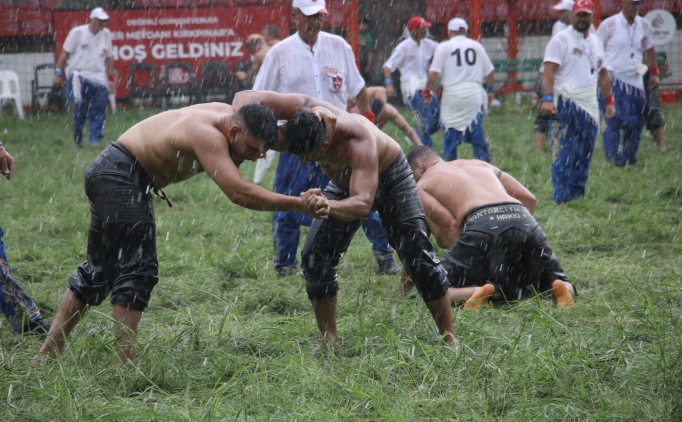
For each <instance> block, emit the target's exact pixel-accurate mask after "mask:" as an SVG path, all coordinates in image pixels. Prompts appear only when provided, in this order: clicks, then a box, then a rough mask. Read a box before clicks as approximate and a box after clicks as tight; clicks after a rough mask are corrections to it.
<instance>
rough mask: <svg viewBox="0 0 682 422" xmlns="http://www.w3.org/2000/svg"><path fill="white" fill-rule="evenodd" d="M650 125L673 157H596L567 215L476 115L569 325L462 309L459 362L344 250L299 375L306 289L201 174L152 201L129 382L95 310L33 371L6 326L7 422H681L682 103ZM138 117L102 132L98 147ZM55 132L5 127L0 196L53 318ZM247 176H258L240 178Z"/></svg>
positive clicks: (385, 283)
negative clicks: (557, 287) (154, 253)
mask: <svg viewBox="0 0 682 422" xmlns="http://www.w3.org/2000/svg"><path fill="white" fill-rule="evenodd" d="M664 111H665V113H666V118H667V120H668V123H669V124H668V130H667V135H668V139H669V146H670V152H669V153H668V154H665V155H663V154H660V153H659V152H658V150H657V149H656V148H655V146H654V144H653V142H652V140H651V137H650V135H648V134H647V135H645V136H644V139H643V140H642V145H641V147H640V154H639V162H638V163H637V165H635V166H632V167H627V168H615V167H613V166H610V165H607V164H606V163H605V162H604V155H603V150H602V147H601V140H599V141H598V146H597V148H596V151H595V156H594V159H593V161H592V166H591V170H590V179H589V183H588V193H587V195H586V198H585V199H582V200H577V201H574V202H572V203H569V204H567V205H563V206H557V205H555V204H554V203H552V201H551V200H550V198H551V188H552V186H551V181H550V177H549V166H550V158H549V154H548V153H545V154H536V153H534V152H533V145H532V123H533V119H534V118H535V115H534V112H533V111H531V110H530V109H529V108H517V107H515V106H508V107H503V108H500V109H495V110H492V112H491V114H490V115H489V116H488V117H487V118H486V121H485V124H484V126H485V129H486V132H487V134H488V136H489V139H490V141H491V143H492V148H493V149H492V152H493V157H494V158H493V159H494V164H495V165H497V166H499V167H500V168H502V169H503V170H504V171H507V172H509V173H510V174H512V175H513V176H514V177H516V178H517V179H518V180H520V181H521V182H522V183H523V184H525V185H526V186H527V187H528V188H529V189H530V190H531V191H533V192H534V193H535V195H536V197H537V198H538V207H537V212H536V216H537V219H538V221H539V222H540V224H541V225H542V226H543V228H544V229H545V231H546V232H547V234H548V236H549V239H550V242H551V244H552V246H553V247H554V249H555V251H556V253H557V255H558V257H559V259H560V261H561V262H562V264H563V266H564V268H565V270H566V272H567V274H568V275H569V277H570V278H571V280H573V281H574V283H575V285H576V286H577V288H578V290H579V292H580V296H579V297H578V298H577V301H576V308H575V309H574V310H573V311H571V312H563V311H560V310H557V309H556V308H555V307H554V305H553V303H552V302H551V301H548V300H545V299H535V300H529V301H525V302H521V303H517V304H515V305H507V306H504V307H498V308H495V309H490V310H487V311H484V312H481V313H479V314H471V313H464V312H462V311H461V310H460V309H456V310H455V311H454V318H455V325H456V329H457V335H458V337H459V340H460V341H461V343H462V347H461V350H460V352H458V353H455V352H452V351H451V350H449V349H447V348H444V347H442V346H440V345H439V343H438V336H437V333H436V330H435V326H434V324H433V322H432V320H431V318H430V316H429V315H428V311H427V310H426V307H425V306H424V305H423V303H421V301H420V300H415V299H404V298H401V297H399V295H398V290H399V287H398V284H399V283H398V277H387V276H378V275H376V263H375V261H374V257H373V255H372V254H371V252H370V248H369V244H368V242H367V240H366V239H365V238H364V237H363V236H357V237H356V239H355V240H354V242H353V244H352V245H351V247H350V249H349V251H348V254H347V256H346V257H345V258H344V259H343V261H342V263H341V265H340V267H339V277H340V286H341V291H340V295H339V308H338V320H339V329H340V333H341V335H342V342H343V348H342V350H341V351H340V352H338V353H336V355H328V356H325V357H322V358H313V357H312V356H311V355H310V352H311V349H312V347H313V346H314V344H315V343H316V341H317V339H318V331H317V328H316V326H315V323H314V318H313V315H312V313H311V308H310V304H309V302H308V300H307V298H306V295H305V288H304V283H303V281H302V279H301V278H299V277H296V276H290V277H286V278H284V279H278V278H277V277H275V273H274V271H273V270H272V261H273V252H272V240H271V233H270V221H271V215H270V214H269V213H259V212H254V211H249V210H245V209H243V208H240V207H238V206H236V205H234V204H232V203H230V201H229V200H228V199H227V198H226V197H224V195H223V194H222V193H221V192H220V191H219V189H218V188H217V186H215V185H214V184H213V183H212V182H211V181H210V180H209V179H208V178H207V177H206V176H204V175H201V176H198V177H195V178H194V179H191V180H189V181H186V182H183V183H181V184H179V185H174V186H171V187H169V188H168V189H166V192H167V194H168V196H169V197H170V198H171V200H172V201H173V203H174V204H175V206H174V207H173V208H172V209H170V208H168V207H167V206H165V204H164V203H163V202H161V201H157V200H155V207H156V220H157V224H158V229H157V232H158V249H159V251H158V255H159V263H160V279H161V281H160V283H159V285H158V286H157V287H156V289H155V290H154V292H153V294H152V299H151V303H150V307H149V308H148V311H147V312H146V313H145V314H144V316H143V319H142V324H141V330H140V335H139V345H138V350H139V359H138V360H137V361H136V363H135V365H134V366H132V365H129V366H124V367H116V366H115V365H113V362H114V359H115V353H114V349H113V343H114V338H113V334H112V326H113V325H112V322H111V318H110V315H111V305H110V304H109V303H108V302H105V304H103V305H102V306H100V307H97V308H94V309H92V310H91V311H90V312H89V313H88V314H87V315H86V316H85V318H84V320H83V321H82V322H81V324H79V326H78V327H77V328H76V330H75V331H74V333H73V335H72V336H71V338H70V340H71V343H70V344H69V347H68V349H67V352H66V353H65V355H64V356H63V357H62V358H60V359H59V360H58V361H56V362H55V363H53V364H49V365H47V366H45V367H43V368H41V369H37V370H36V369H31V368H30V366H29V362H30V359H31V357H32V356H33V355H34V354H35V353H36V352H37V350H38V348H39V345H40V343H39V341H38V340H37V339H36V338H31V337H19V336H14V335H13V334H12V333H11V330H10V329H9V328H8V324H7V323H6V322H5V321H4V319H3V320H2V325H3V326H2V328H0V371H1V372H0V406H1V408H2V409H3V414H2V417H0V419H2V420H17V421H46V420H59V421H73V420H96V419H97V420H106V421H121V420H126V421H138V420H139V421H149V420H161V421H184V420H230V421H234V420H315V421H317V420H357V419H369V420H390V421H415V420H447V419H452V420H476V421H478V420H522V421H526V420H537V421H550V420H551V421H553V420H656V421H658V420H682V322H681V321H680V318H681V316H682V246H681V245H682V224H681V220H682V171H681V170H680V169H681V166H680V153H681V152H682V146H681V145H680V143H679V142H680V139H682V129H681V128H680V123H679V119H680V117H682V106H680V105H677V106H674V107H668V108H665V109H664ZM151 114H152V111H150V110H128V111H124V112H119V113H118V114H116V115H110V116H109V118H108V120H107V128H106V132H107V136H106V138H105V141H106V142H111V141H113V140H115V139H116V138H117V136H118V135H119V134H121V133H122V132H123V131H125V130H126V129H127V128H128V127H129V126H131V125H132V124H134V123H136V122H138V121H140V120H141V119H143V118H145V117H147V116H149V115H151ZM69 130H70V118H69V117H68V116H66V115H49V114H48V115H45V114H41V115H39V116H29V117H28V118H27V120H26V121H18V120H15V119H14V118H13V117H12V116H11V115H10V114H8V113H7V112H5V113H3V114H2V115H0V134H1V133H2V132H5V133H4V134H1V135H0V136H1V138H2V140H3V141H4V142H5V143H6V145H7V148H8V150H9V151H10V152H11V153H12V154H13V155H14V157H15V158H16V162H17V172H16V174H15V179H13V180H12V181H11V182H7V181H6V180H4V179H2V180H0V225H1V226H2V227H3V228H4V229H5V231H6V236H5V239H4V241H5V243H6V246H7V253H8V256H9V259H10V263H11V265H12V267H13V270H14V274H15V277H16V278H17V280H18V281H19V282H20V283H21V284H22V285H23V287H25V288H26V290H27V291H28V292H29V294H30V295H31V296H32V297H33V298H34V299H35V300H36V302H37V303H38V305H39V306H40V308H41V309H42V310H43V313H44V314H46V315H47V316H48V317H51V316H52V315H53V313H54V310H55V308H56V306H57V303H58V301H59V298H60V297H61V295H62V294H63V292H64V290H65V288H66V282H67V279H68V277H69V275H70V274H71V273H72V272H73V270H74V269H75V268H76V266H77V265H78V264H79V263H80V262H81V261H82V260H84V259H85V251H86V249H85V248H86V238H87V228H88V224H89V208H88V202H87V198H86V197H85V194H84V192H83V174H84V171H85V169H86V167H87V166H88V165H89V164H90V162H92V160H93V159H94V158H95V157H96V155H97V151H94V150H91V149H89V148H87V147H86V148H83V149H80V150H79V149H76V148H74V147H73V145H72V143H71V137H70V133H69ZM386 130H387V132H388V133H389V134H391V135H393V136H394V137H395V138H396V139H399V140H400V141H401V142H402V139H403V135H402V134H400V135H398V133H397V131H396V129H395V128H394V127H392V126H389V127H387V128H386ZM437 139H438V142H440V138H437ZM460 156H461V157H462V158H471V157H472V152H471V147H470V146H469V145H464V146H461V147H460ZM243 171H244V174H246V175H248V177H249V178H250V177H252V174H253V164H252V163H247V164H245V165H244V168H243ZM273 173H274V172H273V171H272V170H271V171H270V173H269V174H268V176H267V177H266V180H265V182H264V185H265V186H268V187H271V186H272V176H273ZM304 233H305V230H304ZM442 252H443V251H441V253H442Z"/></svg>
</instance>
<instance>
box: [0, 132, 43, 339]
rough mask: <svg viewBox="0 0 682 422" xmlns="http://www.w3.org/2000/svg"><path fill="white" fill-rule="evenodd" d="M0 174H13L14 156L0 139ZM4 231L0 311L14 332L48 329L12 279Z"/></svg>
mask: <svg viewBox="0 0 682 422" xmlns="http://www.w3.org/2000/svg"><path fill="white" fill-rule="evenodd" d="M0 175H2V176H3V177H6V178H7V180H10V179H12V175H14V158H13V157H12V156H11V155H9V152H7V150H6V149H5V147H4V146H3V145H2V141H0ZM3 234H4V232H3V231H2V227H0V311H2V313H3V314H5V317H6V318H7V321H9V322H10V324H11V325H12V330H13V331H14V333H15V334H22V333H28V332H32V331H34V332H40V333H45V334H47V332H48V331H50V322H49V321H45V320H42V317H41V315H40V309H38V307H37V306H36V304H35V303H34V302H33V299H31V298H30V297H28V295H27V294H26V292H25V291H24V290H23V289H22V288H21V286H20V285H19V284H18V283H17V282H16V281H14V277H13V276H12V269H11V268H10V266H9V262H8V261H7V255H6V254H5V244H4V243H3V242H2V236H3Z"/></svg>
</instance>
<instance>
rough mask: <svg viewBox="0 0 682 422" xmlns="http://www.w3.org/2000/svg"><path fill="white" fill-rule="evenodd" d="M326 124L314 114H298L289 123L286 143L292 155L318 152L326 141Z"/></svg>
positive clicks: (285, 137) (285, 134) (285, 138)
mask: <svg viewBox="0 0 682 422" xmlns="http://www.w3.org/2000/svg"><path fill="white" fill-rule="evenodd" d="M325 131H326V129H325V126H324V122H322V121H320V120H318V118H317V116H316V115H314V114H313V113H296V114H294V116H293V117H292V118H291V119H289V121H288V122H287V127H286V129H285V130H284V142H286V145H287V151H288V152H290V153H292V154H302V153H308V152H312V151H314V150H316V149H317V148H318V147H319V146H320V145H321V144H322V142H323V141H324V137H325Z"/></svg>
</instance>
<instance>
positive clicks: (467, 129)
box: [422, 18, 495, 163]
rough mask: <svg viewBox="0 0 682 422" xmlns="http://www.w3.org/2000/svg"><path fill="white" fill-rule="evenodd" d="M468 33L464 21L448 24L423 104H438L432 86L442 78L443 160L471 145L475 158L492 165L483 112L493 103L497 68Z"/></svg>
mask: <svg viewBox="0 0 682 422" xmlns="http://www.w3.org/2000/svg"><path fill="white" fill-rule="evenodd" d="M468 31H469V25H467V23H466V21H465V20H464V19H462V18H454V19H452V20H450V22H448V37H449V38H450V39H449V40H448V41H446V42H443V43H441V44H440V45H438V47H436V52H435V53H434V55H433V62H432V63H431V68H430V69H429V78H428V80H427V81H426V86H425V87H424V92H422V101H423V102H424V104H426V105H429V102H431V101H435V100H433V99H432V98H433V97H432V96H431V87H432V86H433V85H434V84H435V83H436V80H438V77H439V76H440V78H441V85H443V98H442V99H441V101H442V108H441V113H440V120H441V123H442V124H443V159H444V160H445V161H452V160H456V159H457V146H458V145H459V144H461V143H462V142H468V143H470V144H472V145H473V147H474V157H476V158H477V159H479V160H483V161H485V162H487V163H489V162H490V160H491V157H490V145H488V143H487V142H486V141H485V135H484V133H483V113H485V111H486V109H487V108H488V106H490V103H491V102H492V100H493V84H494V83H495V68H494V67H493V64H492V62H491V61H490V57H488V54H487V53H486V51H485V49H484V48H483V46H482V45H481V43H479V42H478V41H474V40H472V39H471V38H468V37H467V36H466V34H467V32H468ZM482 83H483V84H484V85H485V90H484V89H483V86H482V85H481V84H482ZM486 93H487V95H486Z"/></svg>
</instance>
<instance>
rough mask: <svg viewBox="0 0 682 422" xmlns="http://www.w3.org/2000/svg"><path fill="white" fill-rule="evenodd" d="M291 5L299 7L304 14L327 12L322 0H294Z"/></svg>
mask: <svg viewBox="0 0 682 422" xmlns="http://www.w3.org/2000/svg"><path fill="white" fill-rule="evenodd" d="M293 7H294V8H296V9H301V12H303V14H304V15H306V16H311V15H316V14H318V13H324V14H327V8H326V5H325V4H324V0H294V4H293Z"/></svg>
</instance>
